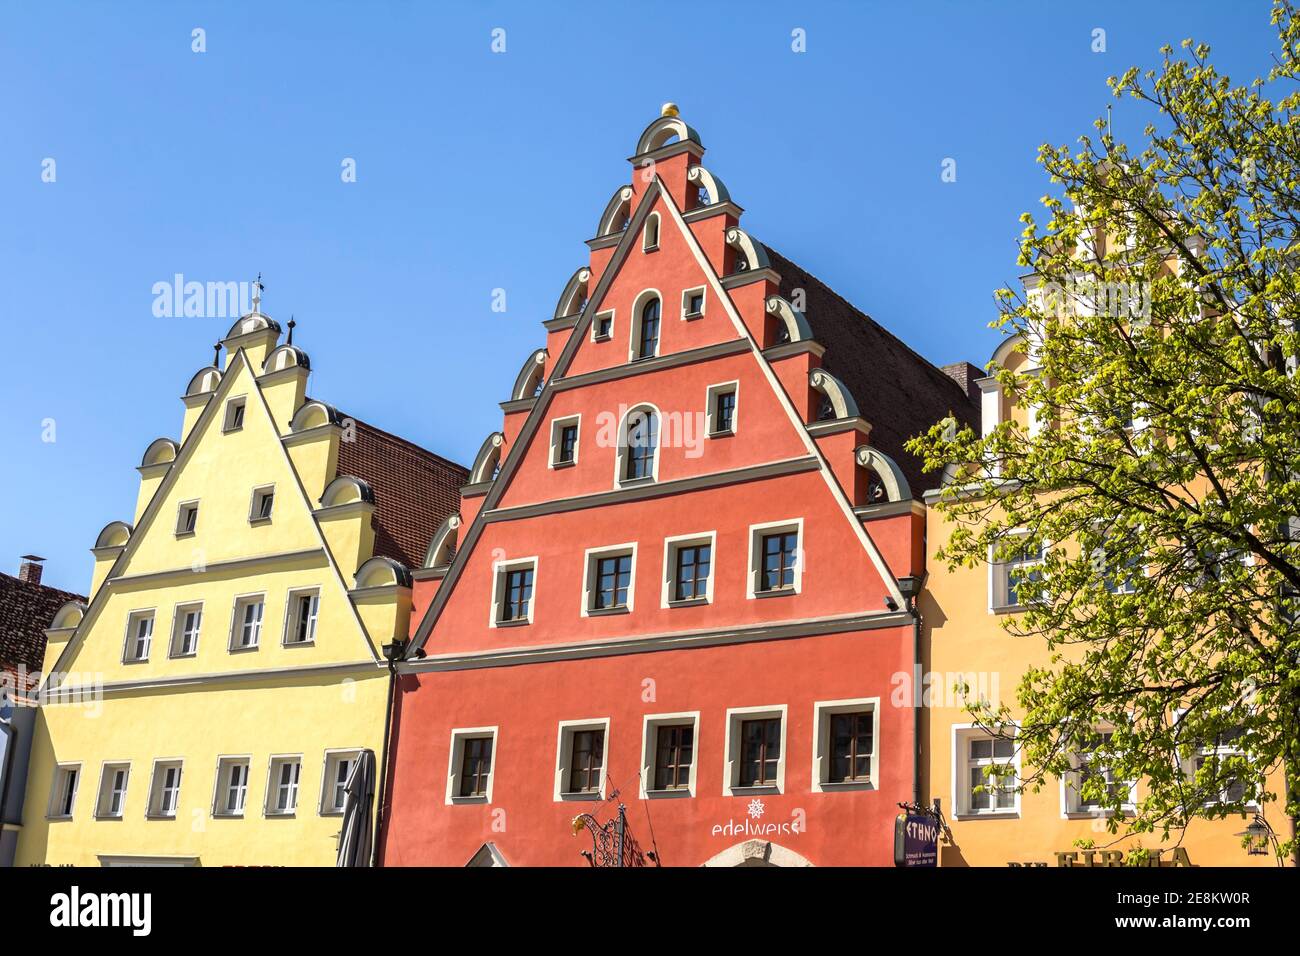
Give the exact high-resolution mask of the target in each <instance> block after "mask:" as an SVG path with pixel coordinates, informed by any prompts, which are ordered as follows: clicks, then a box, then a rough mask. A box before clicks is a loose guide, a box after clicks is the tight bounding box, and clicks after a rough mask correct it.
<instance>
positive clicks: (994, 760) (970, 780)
mask: <svg viewBox="0 0 1300 956" xmlns="http://www.w3.org/2000/svg"><path fill="white" fill-rule="evenodd" d="M1010 732H1011V731H1008V733H1010ZM953 735H954V736H953V742H954V748H953V753H954V757H955V758H956V772H955V773H954V775H953V789H954V791H955V793H954V804H955V807H956V812H957V816H958V817H962V816H985V815H989V816H992V815H1002V816H1005V815H1008V814H1016V813H1018V812H1019V809H1020V796H1019V792H1018V789H1017V785H1016V779H1017V775H1018V772H1019V757H1018V755H1017V754H1016V746H1015V741H1014V740H1012V739H1011V737H1010V736H1007V735H1002V736H997V737H994V736H992V735H990V734H989V732H988V731H987V730H985V729H983V728H982V727H972V726H969V725H966V726H961V727H955V728H953Z"/></svg>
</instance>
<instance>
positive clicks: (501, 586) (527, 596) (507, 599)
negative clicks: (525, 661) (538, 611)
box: [492, 558, 537, 627]
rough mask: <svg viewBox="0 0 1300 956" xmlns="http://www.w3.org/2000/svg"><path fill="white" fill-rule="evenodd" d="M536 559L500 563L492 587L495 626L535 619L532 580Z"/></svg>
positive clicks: (493, 622)
mask: <svg viewBox="0 0 1300 956" xmlns="http://www.w3.org/2000/svg"><path fill="white" fill-rule="evenodd" d="M536 570H537V559H536V558H523V559H520V560H517V561H508V562H502V563H498V564H497V568H496V579H495V581H494V583H493V586H492V591H493V594H492V626H493V627H497V626H499V625H502V624H528V623H531V622H532V619H533V580H534V575H535V572H536Z"/></svg>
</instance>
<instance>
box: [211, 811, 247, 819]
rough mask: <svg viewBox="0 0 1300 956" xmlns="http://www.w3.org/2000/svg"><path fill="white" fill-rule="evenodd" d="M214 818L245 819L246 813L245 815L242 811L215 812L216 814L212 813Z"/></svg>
mask: <svg viewBox="0 0 1300 956" xmlns="http://www.w3.org/2000/svg"><path fill="white" fill-rule="evenodd" d="M212 819H214V820H242V819H244V815H243V814H242V813H214V814H212Z"/></svg>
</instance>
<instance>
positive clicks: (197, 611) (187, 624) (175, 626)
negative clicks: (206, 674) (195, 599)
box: [168, 604, 203, 657]
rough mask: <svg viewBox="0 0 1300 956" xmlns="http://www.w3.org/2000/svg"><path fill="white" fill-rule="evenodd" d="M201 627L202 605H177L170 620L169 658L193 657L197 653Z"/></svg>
mask: <svg viewBox="0 0 1300 956" xmlns="http://www.w3.org/2000/svg"><path fill="white" fill-rule="evenodd" d="M202 626H203V605H202V604H178V605H176V615H175V617H174V618H173V619H172V642H171V648H170V649H169V651H168V656H169V657H193V656H194V655H195V654H197V653H198V652H199V630H200V629H201V628H202Z"/></svg>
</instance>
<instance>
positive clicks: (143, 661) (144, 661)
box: [122, 657, 149, 664]
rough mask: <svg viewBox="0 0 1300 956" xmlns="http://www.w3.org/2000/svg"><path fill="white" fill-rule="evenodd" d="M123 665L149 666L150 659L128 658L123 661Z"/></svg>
mask: <svg viewBox="0 0 1300 956" xmlns="http://www.w3.org/2000/svg"><path fill="white" fill-rule="evenodd" d="M122 663H123V664H148V663H149V658H147V657H128V658H125V659H124V660H123V661H122Z"/></svg>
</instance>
